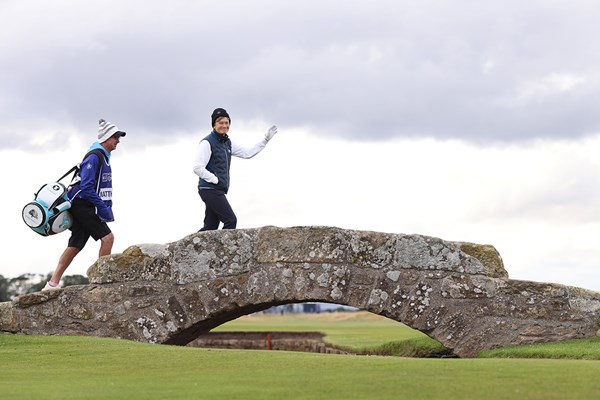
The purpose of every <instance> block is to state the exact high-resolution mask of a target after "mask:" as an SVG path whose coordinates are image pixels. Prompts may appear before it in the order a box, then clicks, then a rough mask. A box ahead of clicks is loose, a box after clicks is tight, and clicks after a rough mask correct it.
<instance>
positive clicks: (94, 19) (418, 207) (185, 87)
mask: <svg viewBox="0 0 600 400" xmlns="http://www.w3.org/2000/svg"><path fill="white" fill-rule="evenodd" d="M599 18H600V4H599V3H598V2H597V1H591V0H590V1H584V0H571V1H566V0H564V1H559V0H556V1H551V0H546V1H535V0H534V1H528V2H522V1H514V0H507V1H503V2H499V1H494V2H489V1H469V0H457V1H440V0H437V1H433V0H432V1H418V2H415V1H402V0H393V1H348V0H346V1H342V0H340V1H318V2H317V1H303V2H294V3H292V2H282V1H219V2H217V1H212V2H206V1H184V0H171V1H169V2H166V1H86V2H80V1H61V0H55V1H52V2H46V1H28V0H20V1H7V0H0V82H1V83H0V118H1V120H2V123H1V124H0V167H1V168H2V170H3V171H4V172H3V176H6V179H7V182H5V185H6V187H8V188H9V193H5V194H4V198H5V200H4V201H3V204H5V202H6V204H7V206H8V208H5V216H6V218H5V226H4V229H3V230H2V234H1V235H2V236H1V240H2V246H3V249H2V250H3V260H2V261H0V274H2V275H4V276H16V275H18V274H21V273H25V272H40V273H46V272H49V271H51V270H53V268H54V266H55V264H56V259H57V258H58V256H59V255H60V252H62V250H63V248H64V246H65V245H66V240H67V238H68V234H62V235H57V236H55V237H50V238H42V237H38V236H37V235H36V234H34V233H33V232H32V231H30V230H28V228H27V227H26V226H25V225H24V224H23V222H22V220H21V216H20V212H21V208H22V207H23V205H24V204H25V203H27V202H28V201H30V200H31V198H32V193H33V192H34V191H36V190H37V188H38V187H39V186H41V184H43V183H46V182H47V181H50V180H53V179H56V178H58V177H59V176H60V175H61V174H62V173H63V172H65V171H66V170H67V169H68V168H69V167H70V166H71V165H72V164H74V163H76V162H77V161H79V159H80V158H81V156H82V155H83V154H84V153H85V150H86V149H87V147H88V146H89V144H90V143H91V142H92V141H93V139H94V136H95V133H96V130H97V121H98V119H99V118H105V119H107V120H109V121H110V122H114V123H116V124H117V125H118V126H119V127H121V129H122V130H125V131H127V132H128V135H127V137H126V138H125V139H123V141H122V143H121V144H120V146H119V148H118V149H117V150H116V151H115V153H114V154H113V156H114V157H113V169H114V182H115V189H114V200H115V217H116V221H115V223H114V224H113V225H112V229H113V231H114V233H115V236H116V242H115V248H114V250H115V251H122V250H124V249H125V248H126V247H127V246H129V245H132V244H137V243H143V242H156V243H165V242H171V241H175V240H177V239H179V238H181V237H183V236H185V235H187V234H189V233H192V232H194V231H195V230H197V229H198V228H199V227H200V226H201V221H202V214H203V204H202V203H201V201H200V200H199V198H198V195H197V193H196V189H195V187H196V177H195V176H194V175H193V173H192V168H191V164H192V157H193V150H194V148H195V146H196V144H197V142H198V140H200V139H201V138H202V137H204V136H205V135H206V134H207V133H208V132H209V130H210V114H211V112H212V110H213V109H214V108H215V107H224V108H226V109H227V110H228V111H229V113H230V115H231V117H232V129H231V132H230V133H231V136H232V138H233V139H234V140H238V141H241V142H246V143H252V142H254V141H257V140H260V138H261V137H262V135H264V132H266V130H267V129H268V127H269V126H270V125H271V124H272V123H276V124H277V125H278V126H279V133H278V135H277V136H276V137H275V138H274V139H273V141H272V142H270V143H269V145H268V146H267V148H266V149H265V150H264V152H263V153H261V154H259V155H258V156H257V157H256V158H254V159H252V160H234V162H233V166H232V168H233V170H232V175H233V177H232V188H231V193H230V200H231V202H232V204H233V206H234V210H235V211H236V213H237V214H238V220H239V227H241V228H244V227H258V226H264V225H277V226H293V225H333V226H340V227H343V228H349V229H364V230H373V231H385V232H394V233H419V234H427V235H430V236H436V237H441V238H443V239H447V240H458V241H461V240H464V241H473V242H479V243H490V244H493V245H495V246H496V247H497V248H498V250H499V251H500V253H501V254H502V255H503V258H504V261H505V263H506V265H505V266H506V269H507V271H508V272H509V275H510V276H511V277H512V278H516V279H530V280H536V281H551V282H559V283H565V284H570V285H576V286H582V287H587V288H590V289H593V290H598V291H600V268H598V265H599V264H600V246H598V245H597V244H596V240H595V239H596V238H597V237H600V211H598V204H600V191H599V189H598V188H599V187H600V186H599V183H600V182H599V178H598V177H599V176H600V166H599V162H598V161H597V158H598V156H597V155H598V154H599V151H600V113H599V112H598V106H599V105H600V52H599V51H598V46H597V43H596V42H597V38H598V37H600V24H598V22H597V21H598V20H599ZM97 249H98V245H97V244H96V243H92V242H90V243H89V244H88V247H87V248H86V249H85V251H84V253H82V254H81V255H80V256H79V257H78V259H77V260H76V262H75V263H74V264H73V266H72V267H71V268H70V269H69V270H67V274H70V273H85V270H86V269H87V267H88V266H89V265H90V264H91V263H92V262H93V261H94V257H95V254H96V253H97Z"/></svg>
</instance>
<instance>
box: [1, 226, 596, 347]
mask: <svg viewBox="0 0 600 400" xmlns="http://www.w3.org/2000/svg"><path fill="white" fill-rule="evenodd" d="M88 276H89V279H90V284H89V285H81V286H71V287H67V288H65V289H60V290H55V291H49V292H39V293H32V294H27V295H23V296H20V297H18V298H17V299H15V300H14V301H11V302H5V303H0V330H2V331H5V332H19V333H25V334H43V335H90V336H100V337H113V338H124V339H130V340H136V341H142V342H148V343H167V344H177V345H184V344H187V343H189V342H190V341H192V340H194V339H195V338H196V337H198V335H200V334H202V333H206V332H208V331H209V330H211V329H212V328H214V327H216V326H218V325H221V324H223V323H225V322H227V321H230V320H233V319H235V318H237V317H240V316H242V315H245V314H250V313H253V312H256V311H261V310H265V309H268V308H270V307H272V306H276V305H282V304H289V303H299V302H328V303H335V304H343V305H348V306H353V307H357V308H360V309H364V310H368V311H370V312H372V313H375V314H379V315H382V316H385V317H387V318H390V319H393V320H396V321H399V322H402V323H404V324H406V325H408V326H410V327H412V328H414V329H417V330H419V331H421V332H424V333H425V334H427V335H428V336H430V337H432V338H433V339H436V340H438V341H439V342H441V343H442V344H443V345H444V346H445V347H446V348H448V349H450V350H451V351H453V352H454V354H456V355H458V356H460V357H471V356H474V355H475V354H476V353H477V352H478V351H480V350H484V349H490V348H496V347H502V346H508V345H518V344H523V343H536V342H547V341H557V340H562V339H570V338H584V337H593V336H598V335H600V331H599V330H600V293H596V292H591V291H588V290H584V289H580V288H575V287H568V286H563V285H558V284H549V283H537V282H527V281H518V280H511V279H508V274H507V273H506V271H505V269H504V266H503V263H502V259H501V258H500V255H499V254H498V252H497V251H496V249H495V248H494V247H492V246H489V245H478V244H473V243H462V242H448V241H444V240H441V239H437V238H433V237H426V236H419V235H403V234H389V233H378V232H366V231H353V230H343V229H338V228H328V227H296V228H276V227H264V228H258V229H238V230H220V231H211V232H200V233H195V234H193V235H190V236H187V237H185V238H183V239H181V240H179V241H177V242H174V243H170V244H166V245H137V246H132V247H129V248H128V249H127V250H125V251H124V252H123V253H122V254H114V255H110V256H106V257H102V258H100V259H99V260H98V261H97V262H96V263H95V264H94V265H92V266H91V267H90V269H89V270H88Z"/></svg>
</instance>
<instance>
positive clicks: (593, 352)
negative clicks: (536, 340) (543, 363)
mask: <svg viewBox="0 0 600 400" xmlns="http://www.w3.org/2000/svg"><path fill="white" fill-rule="evenodd" d="M478 357H482V358H490V357H494V358H554V359H577V360H600V337H596V338H591V339H577V340H563V341H560V342H554V343H540V344H527V345H521V346H514V347H505V348H502V349H494V350H487V351H482V352H480V353H479V354H478ZM599 398H600V396H599Z"/></svg>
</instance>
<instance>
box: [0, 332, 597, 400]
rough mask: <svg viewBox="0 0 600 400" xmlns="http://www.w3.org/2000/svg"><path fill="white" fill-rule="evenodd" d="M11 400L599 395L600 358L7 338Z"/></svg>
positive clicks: (3, 369) (4, 379)
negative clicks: (420, 355)
mask: <svg viewBox="0 0 600 400" xmlns="http://www.w3.org/2000/svg"><path fill="white" fill-rule="evenodd" d="M0 360H1V361H0V393H1V396H2V398H3V399H49V400H51V399H193V398H194V399H195V398H197V399H244V400H253V399H261V400H264V399H415V400H419V399H445V400H454V399H463V400H464V399H486V400H495V399H511V400H513V399H519V400H529V399H540V400H542V399H543V400H552V399H561V400H563V399H597V398H598V396H599V394H600V380H599V379H598V376H599V375H600V362H598V361H589V360H548V359H416V358H398V357H378V356H372V357H365V356H350V355H328V354H314V353H298V352H284V351H257V350H254V351H253V350H214V349H211V350H209V349H198V348H187V347H175V346H161V345H149V344H141V343H134V342H129V341H125V340H116V339H99V338H90V337H47V336H23V335H11V334H0Z"/></svg>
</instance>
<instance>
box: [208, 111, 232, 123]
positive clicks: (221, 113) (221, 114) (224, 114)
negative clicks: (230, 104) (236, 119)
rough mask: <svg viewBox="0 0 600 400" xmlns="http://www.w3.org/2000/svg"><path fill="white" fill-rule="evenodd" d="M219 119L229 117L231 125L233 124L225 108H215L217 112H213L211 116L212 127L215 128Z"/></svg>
mask: <svg viewBox="0 0 600 400" xmlns="http://www.w3.org/2000/svg"><path fill="white" fill-rule="evenodd" d="M219 117H227V118H228V119H229V123H231V117H230V116H229V114H227V111H225V109H224V108H215V111H213V113H212V115H211V116H210V119H211V122H212V125H211V126H213V127H214V126H215V122H217V119H218V118H219Z"/></svg>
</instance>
